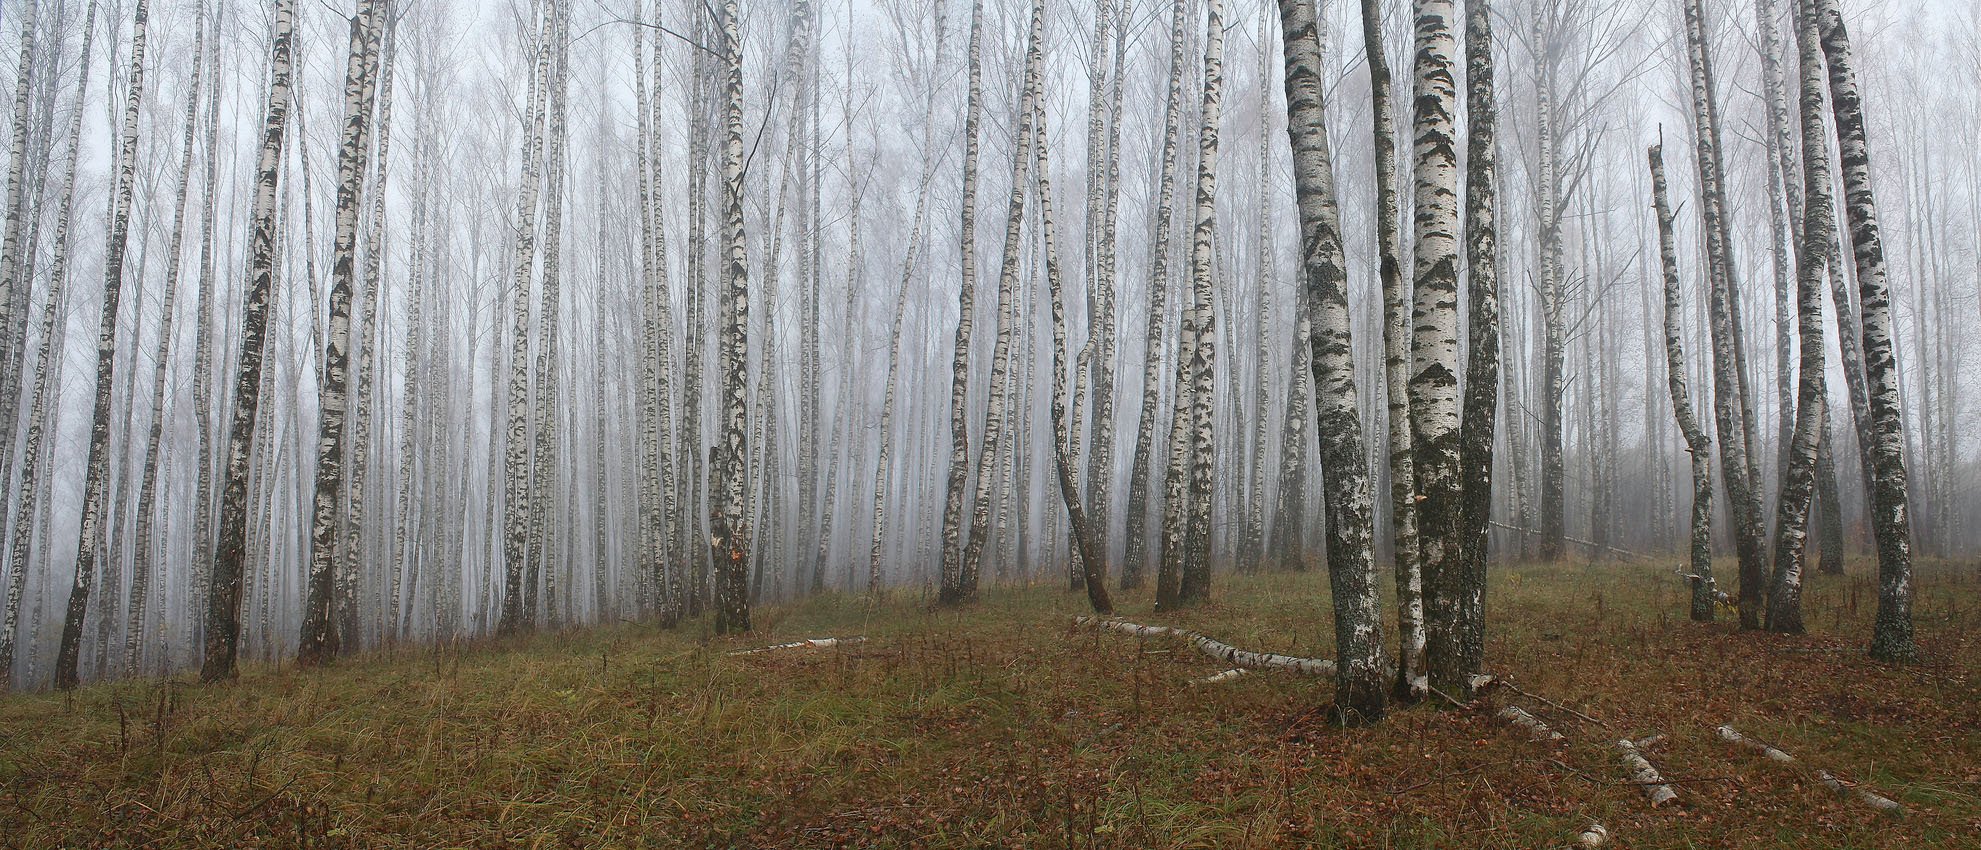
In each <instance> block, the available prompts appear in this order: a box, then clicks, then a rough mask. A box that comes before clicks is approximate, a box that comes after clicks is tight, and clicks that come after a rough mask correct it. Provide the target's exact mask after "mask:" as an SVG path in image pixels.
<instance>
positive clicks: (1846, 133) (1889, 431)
mask: <svg viewBox="0 0 1981 850" xmlns="http://www.w3.org/2000/svg"><path fill="white" fill-rule="evenodd" d="M1801 2H1802V6H1801V7H1800V8H1801V10H1802V15H1804V16H1805V17H1804V18H1803V19H1802V20H1801V22H1800V25H1801V26H1803V27H1809V26H1814V27H1815V28H1816V31H1817V34H1818V36H1819V37H1820V38H1821V43H1822V47H1823V58H1824V60H1825V62H1826V63H1827V65H1828V68H1829V90H1830V111H1831V114H1832V116H1833V117H1834V119H1835V121H1836V137H1837V161H1838V163H1839V165H1840V166H1841V170H1842V175H1843V208H1844V216H1845V219H1846V221H1847V222H1848V225H1849V228H1850V240H1849V242H1850V246H1851V248H1852V251H1853V254H1854V257H1853V259H1854V260H1855V263H1856V266H1857V309H1858V321H1859V323H1860V324H1861V325H1862V327H1863V357H1864V377H1865V383H1866V384H1867V385H1868V389H1869V406H1870V411H1869V412H1870V416H1869V420H1870V422H1869V424H1870V426H1871V427H1870V431H1871V434H1870V436H1871V442H1869V443H1868V444H1867V447H1868V449H1869V454H1870V455H1871V463H1870V466H1871V470H1872V473H1873V477H1872V480H1871V482H1870V485H1869V486H1870V489H1871V536H1872V539H1873V540H1874V541H1876V543H1877V545H1878V615H1877V619H1876V621H1875V628H1874V630H1873V632H1872V635H1871V657H1872V658H1875V659H1877V660H1879V661H1911V660H1914V659H1916V658H1918V656H1919V649H1918V646H1917V645H1916V644H1915V643H1914V642H1913V638H1912V525H1911V514H1910V512H1909V510H1908V504H1907V490H1906V464H1905V422H1904V418H1903V417H1904V412H1903V407H1902V406H1901V402H1900V399H1899V389H1898V359H1897V355H1896V353H1895V352H1894V351H1893V345H1892V317H1891V283H1890V280H1889V276H1888V272H1887V270H1886V267H1885V242H1884V236H1883V233H1882V231H1881V230H1880V229H1879V227H1878V202H1877V197H1876V195H1875V193H1874V192H1873V191H1872V185H1871V144H1870V133H1869V131H1868V129H1867V128H1866V123H1867V122H1866V119H1865V116H1864V95H1863V92H1862V91H1861V90H1860V89H1859V87H1858V82H1857V70H1856V65H1855V64H1854V62H1853V60H1852V58H1851V51H1850V33H1849V31H1848V30H1846V29H1845V27H1844V22H1843V11H1842V9H1840V8H1839V7H1838V5H1837V2H1836V0H1801ZM1812 203H1813V202H1812ZM1837 306H1838V311H1839V312H1841V311H1842V307H1843V304H1842V303H1841V302H1839V303H1838V305H1837Z"/></svg>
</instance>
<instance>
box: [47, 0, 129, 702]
mask: <svg viewBox="0 0 1981 850" xmlns="http://www.w3.org/2000/svg"><path fill="white" fill-rule="evenodd" d="M149 12H150V6H149V3H148V2H147V0H137V7H136V11H135V13H134V20H135V22H134V23H133V25H132V29H131V74H130V81H131V82H130V88H129V90H128V92H127V93H126V95H125V98H124V116H123V129H122V131H121V133H120V135H119V142H118V148H117V160H116V163H117V165H116V174H117V179H116V183H115V188H114V189H113V191H112V201H111V216H110V239H109V244H108V245H107V246H106V247H105V249H104V281H103V316H102V321H101V322H100V324H99V325H98V328H99V329H98V331H97V337H96V399H95V403H94V405H93V406H92V408H91V412H90V428H89V456H88V460H87V461H86V466H85V467H84V473H83V475H84V478H83V506H82V528H81V529H80V532H79V533H78V534H77V537H76V573H75V580H74V582H73V584H72V585H71V587H70V590H69V602H68V606H67V613H66V615H65V616H64V618H63V621H62V644H61V648H60V650H59V652H58V654H57V655H56V660H55V687H56V688H58V689H61V690H73V689H74V688H75V687H76V686H77V685H79V684H81V683H82V677H81V676H80V675H79V671H78V669H77V668H78V663H79V661H80V660H81V653H82V637H83V620H84V618H85V617H86V616H87V615H88V613H89V595H90V586H91V581H92V578H93V574H94V572H95V570H96V562H97V557H98V554H99V552H98V550H99V548H100V547H101V543H102V541H101V535H102V528H103V522H104V519H105V518H104V516H103V512H104V510H105V509H106V505H105V504H104V503H105V502H106V501H107V500H108V492H107V491H108V490H109V485H110V482H109V476H110V469H109V467H110V395H111V393H110V391H111V388H112V386H113V383H112V382H113V378H114V377H115V376H114V375H113V374H112V372H113V364H114V362H115V361H116V357H117V307H118V303H119V301H120V300H121V297H122V295H123V289H124V259H125V250H126V248H127V247H128V246H129V244H130V234H131V230H130V224H131V222H130V219H131V195H132V183H133V182H134V180H135V174H136V170H137V147H138V112H139V108H140V106H141V105H142V104H143V102H144V46H145V26H146V23H147V18H148V15H149Z"/></svg>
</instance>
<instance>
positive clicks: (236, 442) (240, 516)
mask: <svg viewBox="0 0 1981 850" xmlns="http://www.w3.org/2000/svg"><path fill="white" fill-rule="evenodd" d="M273 20H274V27H273V29H272V30H271V34H270V39H269V55H268V64H269V83H268V100H267V103H266V106H265V107H264V109H263V119H262V133H261V150H260V152H259V153H258V154H257V155H256V159H255V183H254V201H253V204H252V207H251V209H250V211H249V217H248V268H247V277H248V289H247V293H246V295H245V296H244V297H243V301H242V312H243V313H244V314H245V315H244V316H243V318H242V323H241V350H240V358H241V365H240V368H239V369H237V370H236V371H235V375H234V399H233V410H234V413H233V421H232V423H231V424H230V425H229V429H228V437H227V471H226V475H225V477H224V478H223V484H222V486H221V494H220V531H219V536H218V539H217V540H216V541H215V543H214V558H213V571H212V587H211V588H210V589H209V591H208V593H207V615H206V616H207V620H206V647H205V650H206V651H205V658H204V660H203V661H202V662H201V666H200V680H201V681H204V682H216V681H221V680H224V679H231V678H233V677H234V662H235V658H236V656H237V655H238V654H239V650H240V641H241V583H242V579H243V577H244V574H245V566H246V563H245V562H246V558H247V551H246V550H247V532H248V523H249V515H248V461H249V455H250V453H251V452H252V450H253V448H254V437H255V424H256V419H257V418H258V415H259V413H260V409H261V384H262V359H263V348H264V342H265V340H266V338H267V335H268V298H269V290H270V289H271V288H272V287H273V285H274V282H275V266H276V263H277V261H278V260H279V259H280V257H279V255H278V252H277V246H276V232H277V231H276V224H277V221H276V218H277V212H278V201H279V199H280V197H281V196H280V194H279V192H278V191H277V190H278V189H279V188H280V183H281V176H282V150H283V139H284V130H285V129H286V127H287V125H288V116H289V93H290V79H291V74H292V73H293V70H294V66H293V62H294V58H293V57H294V52H295V38H296V3H295V0H276V3H275V15H274V18H273Z"/></svg>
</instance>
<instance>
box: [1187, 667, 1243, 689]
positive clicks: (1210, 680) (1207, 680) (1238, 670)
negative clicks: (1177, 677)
mask: <svg viewBox="0 0 1981 850" xmlns="http://www.w3.org/2000/svg"><path fill="white" fill-rule="evenodd" d="M1249 672H1251V671H1250V670H1246V669H1245V668H1243V667H1233V668H1231V669H1229V670H1226V671H1224V672H1222V673H1219V674H1217V675H1214V676H1205V677H1204V678H1202V679H1191V680H1190V684H1192V685H1215V684H1219V683H1221V682H1229V681H1231V680H1233V679H1236V678H1238V677H1240V676H1243V675H1245V674H1246V673H1249Z"/></svg>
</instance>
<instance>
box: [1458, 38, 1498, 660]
mask: <svg viewBox="0 0 1981 850" xmlns="http://www.w3.org/2000/svg"><path fill="white" fill-rule="evenodd" d="M1492 14H1493V9H1492V3H1491V0H1467V3H1466V6H1465V86H1466V100H1465V111H1466V118H1467V121H1468V129H1467V134H1466V175H1465V264H1466V268H1467V286H1468V287H1469V289H1468V291H1467V293H1466V300H1467V301H1468V306H1469V307H1470V309H1471V315H1470V316H1469V317H1468V331H1467V333H1466V342H1467V344H1468V345H1470V346H1471V351H1470V352H1469V355H1468V357H1467V360H1466V365H1465V401H1464V410H1463V411H1462V413H1463V420H1462V421H1461V423H1460V430H1459V436H1458V441H1459V445H1458V453H1459V459H1460V462H1461V472H1460V474H1459V487H1460V490H1461V492H1462V493H1463V503H1462V504H1461V506H1460V507H1459V510H1458V519H1457V530H1456V531H1454V532H1453V537H1454V541H1453V543H1451V544H1450V545H1452V546H1454V547H1456V549H1457V555H1456V563H1455V565H1454V566H1453V567H1451V569H1452V570H1454V571H1455V573H1456V574H1455V575H1452V576H1450V578H1451V579H1452V584H1453V586H1454V587H1456V589H1457V593H1456V595H1457V597H1458V598H1457V600H1456V604H1457V607H1458V633H1459V634H1458V655H1459V661H1460V667H1461V668H1462V669H1463V670H1464V671H1465V673H1466V675H1465V676H1464V677H1463V678H1464V681H1465V683H1466V685H1468V686H1470V685H1471V684H1472V676H1471V674H1473V673H1478V672H1480V671H1482V670H1484V669H1485V656H1486V555H1487V543H1488V539H1487V529H1488V527H1489V525H1490V524H1491V522H1492V514H1493V438H1494V437H1495V436H1496V434H1497V432H1498V424H1499V420H1498V418H1497V417H1498V407H1499V391H1500V278H1499V255H1498V250H1499V135H1498V134H1499V103H1498V100H1497V98H1496V97H1495V95H1494V92H1493V84H1494V76H1495V74H1494V70H1495V69H1494V65H1493V23H1492V20H1493V19H1492Z"/></svg>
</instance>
